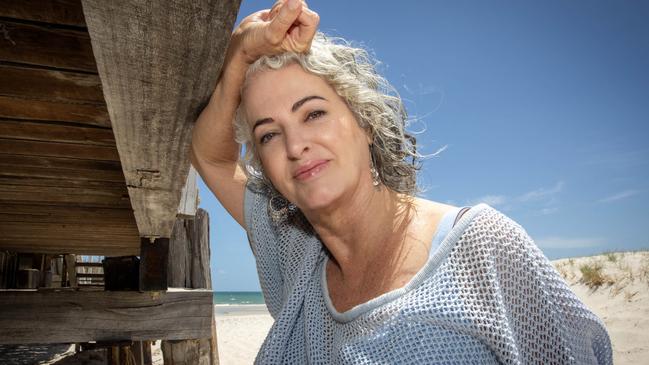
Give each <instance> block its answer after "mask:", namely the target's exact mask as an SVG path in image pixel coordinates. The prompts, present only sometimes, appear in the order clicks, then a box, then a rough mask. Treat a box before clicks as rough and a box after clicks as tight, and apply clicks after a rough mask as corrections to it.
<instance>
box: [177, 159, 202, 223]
mask: <svg viewBox="0 0 649 365" xmlns="http://www.w3.org/2000/svg"><path fill="white" fill-rule="evenodd" d="M197 179H198V172H197V171H196V169H195V168H194V166H191V165H190V167H189V174H187V181H186V182H185V186H184V187H183V190H182V193H181V195H180V204H179V205H178V217H179V218H192V217H194V216H195V215H196V209H198V199H199V197H198V185H197V183H196V180H197Z"/></svg>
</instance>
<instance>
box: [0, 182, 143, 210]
mask: <svg viewBox="0 0 649 365" xmlns="http://www.w3.org/2000/svg"><path fill="white" fill-rule="evenodd" d="M0 201H2V202H14V203H19V202H26V203H39V204H57V205H58V204H66V205H75V206H93V207H113V208H128V207H129V206H130V202H129V199H128V194H127V192H126V190H125V189H124V187H123V186H122V187H121V188H119V189H108V188H104V189H88V188H75V187H72V188H66V187H59V186H49V187H47V188H44V187H42V186H27V185H0Z"/></svg>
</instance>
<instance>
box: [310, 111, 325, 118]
mask: <svg viewBox="0 0 649 365" xmlns="http://www.w3.org/2000/svg"><path fill="white" fill-rule="evenodd" d="M325 114H326V112H325V111H324V110H315V111H312V112H311V113H309V115H307V116H306V120H311V119H316V118H319V117H321V116H323V115H325Z"/></svg>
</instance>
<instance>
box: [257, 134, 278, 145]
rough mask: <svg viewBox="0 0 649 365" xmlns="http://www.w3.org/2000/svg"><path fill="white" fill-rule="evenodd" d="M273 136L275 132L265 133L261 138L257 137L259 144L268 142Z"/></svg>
mask: <svg viewBox="0 0 649 365" xmlns="http://www.w3.org/2000/svg"><path fill="white" fill-rule="evenodd" d="M274 136H275V133H273V132H271V133H266V134H264V135H263V136H261V138H260V139H259V143H261V144H266V143H268V142H269V141H270V140H271V139H272V138H273V137H274Z"/></svg>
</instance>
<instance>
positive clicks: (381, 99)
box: [234, 32, 421, 196]
mask: <svg viewBox="0 0 649 365" xmlns="http://www.w3.org/2000/svg"><path fill="white" fill-rule="evenodd" d="M294 63H297V64H299V65H300V66H301V67H302V68H303V69H304V70H305V71H307V72H310V73H312V74H314V75H317V76H320V77H321V78H323V79H324V80H325V81H326V82H327V83H329V85H331V86H332V87H333V88H334V90H335V91H336V93H338V95H340V96H341V97H342V98H343V99H344V100H345V101H346V103H347V105H348V107H349V108H350V110H351V111H352V112H353V114H354V116H355V117H356V120H357V121H358V123H359V126H360V127H361V128H363V130H365V132H366V133H368V135H369V136H370V137H371V139H372V145H371V146H370V151H371V157H372V159H373V161H374V165H375V168H376V170H377V172H378V175H379V179H380V180H381V182H382V183H383V185H385V186H387V187H388V188H390V189H392V190H394V191H396V192H399V193H405V194H407V195H410V196H413V195H414V194H415V193H417V191H418V189H417V170H419V168H420V159H421V155H419V154H418V153H417V149H416V139H415V138H414V136H412V135H411V134H409V133H408V132H407V131H406V125H407V121H408V116H407V113H406V110H405V108H404V106H403V103H402V101H401V98H400V97H399V94H398V93H397V92H396V90H395V89H394V88H393V87H392V86H391V85H390V84H389V83H388V81H387V80H386V79H385V78H384V77H382V76H381V75H379V74H378V73H377V71H376V67H375V66H376V63H375V62H374V61H373V59H372V58H371V57H370V56H369V54H368V52H367V51H366V50H364V49H362V48H357V47H352V46H351V45H350V44H349V43H348V42H347V41H345V40H343V39H341V38H331V37H328V36H326V35H325V34H323V33H321V32H318V33H317V34H316V35H315V37H314V39H313V42H312V44H311V49H310V50H309V52H307V53H304V54H296V53H292V52H286V53H282V54H278V55H274V56H264V57H261V58H260V59H258V60H257V61H256V62H255V63H253V64H252V65H251V66H250V67H249V68H248V71H247V72H246V80H248V79H249V78H250V76H251V75H252V74H254V73H256V72H260V71H263V70H268V69H272V70H277V69H280V68H282V67H285V66H287V65H290V64H294ZM245 86H246V83H245V82H244V85H243V86H242V90H243V89H244V88H245ZM234 130H235V139H236V141H237V142H238V143H239V144H241V145H245V153H244V155H243V156H242V158H241V159H240V163H241V165H242V168H243V170H244V171H245V172H246V175H247V176H248V178H249V179H252V182H253V183H257V184H259V185H258V186H265V187H269V188H273V186H272V183H271V182H270V181H268V179H267V178H266V176H264V174H263V169H262V166H261V162H260V161H259V158H258V156H257V153H256V150H255V143H254V139H253V136H252V130H251V127H250V125H249V123H248V122H247V121H246V119H245V116H244V113H243V110H242V108H241V105H239V107H238V108H237V111H236V114H235V120H234Z"/></svg>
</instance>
